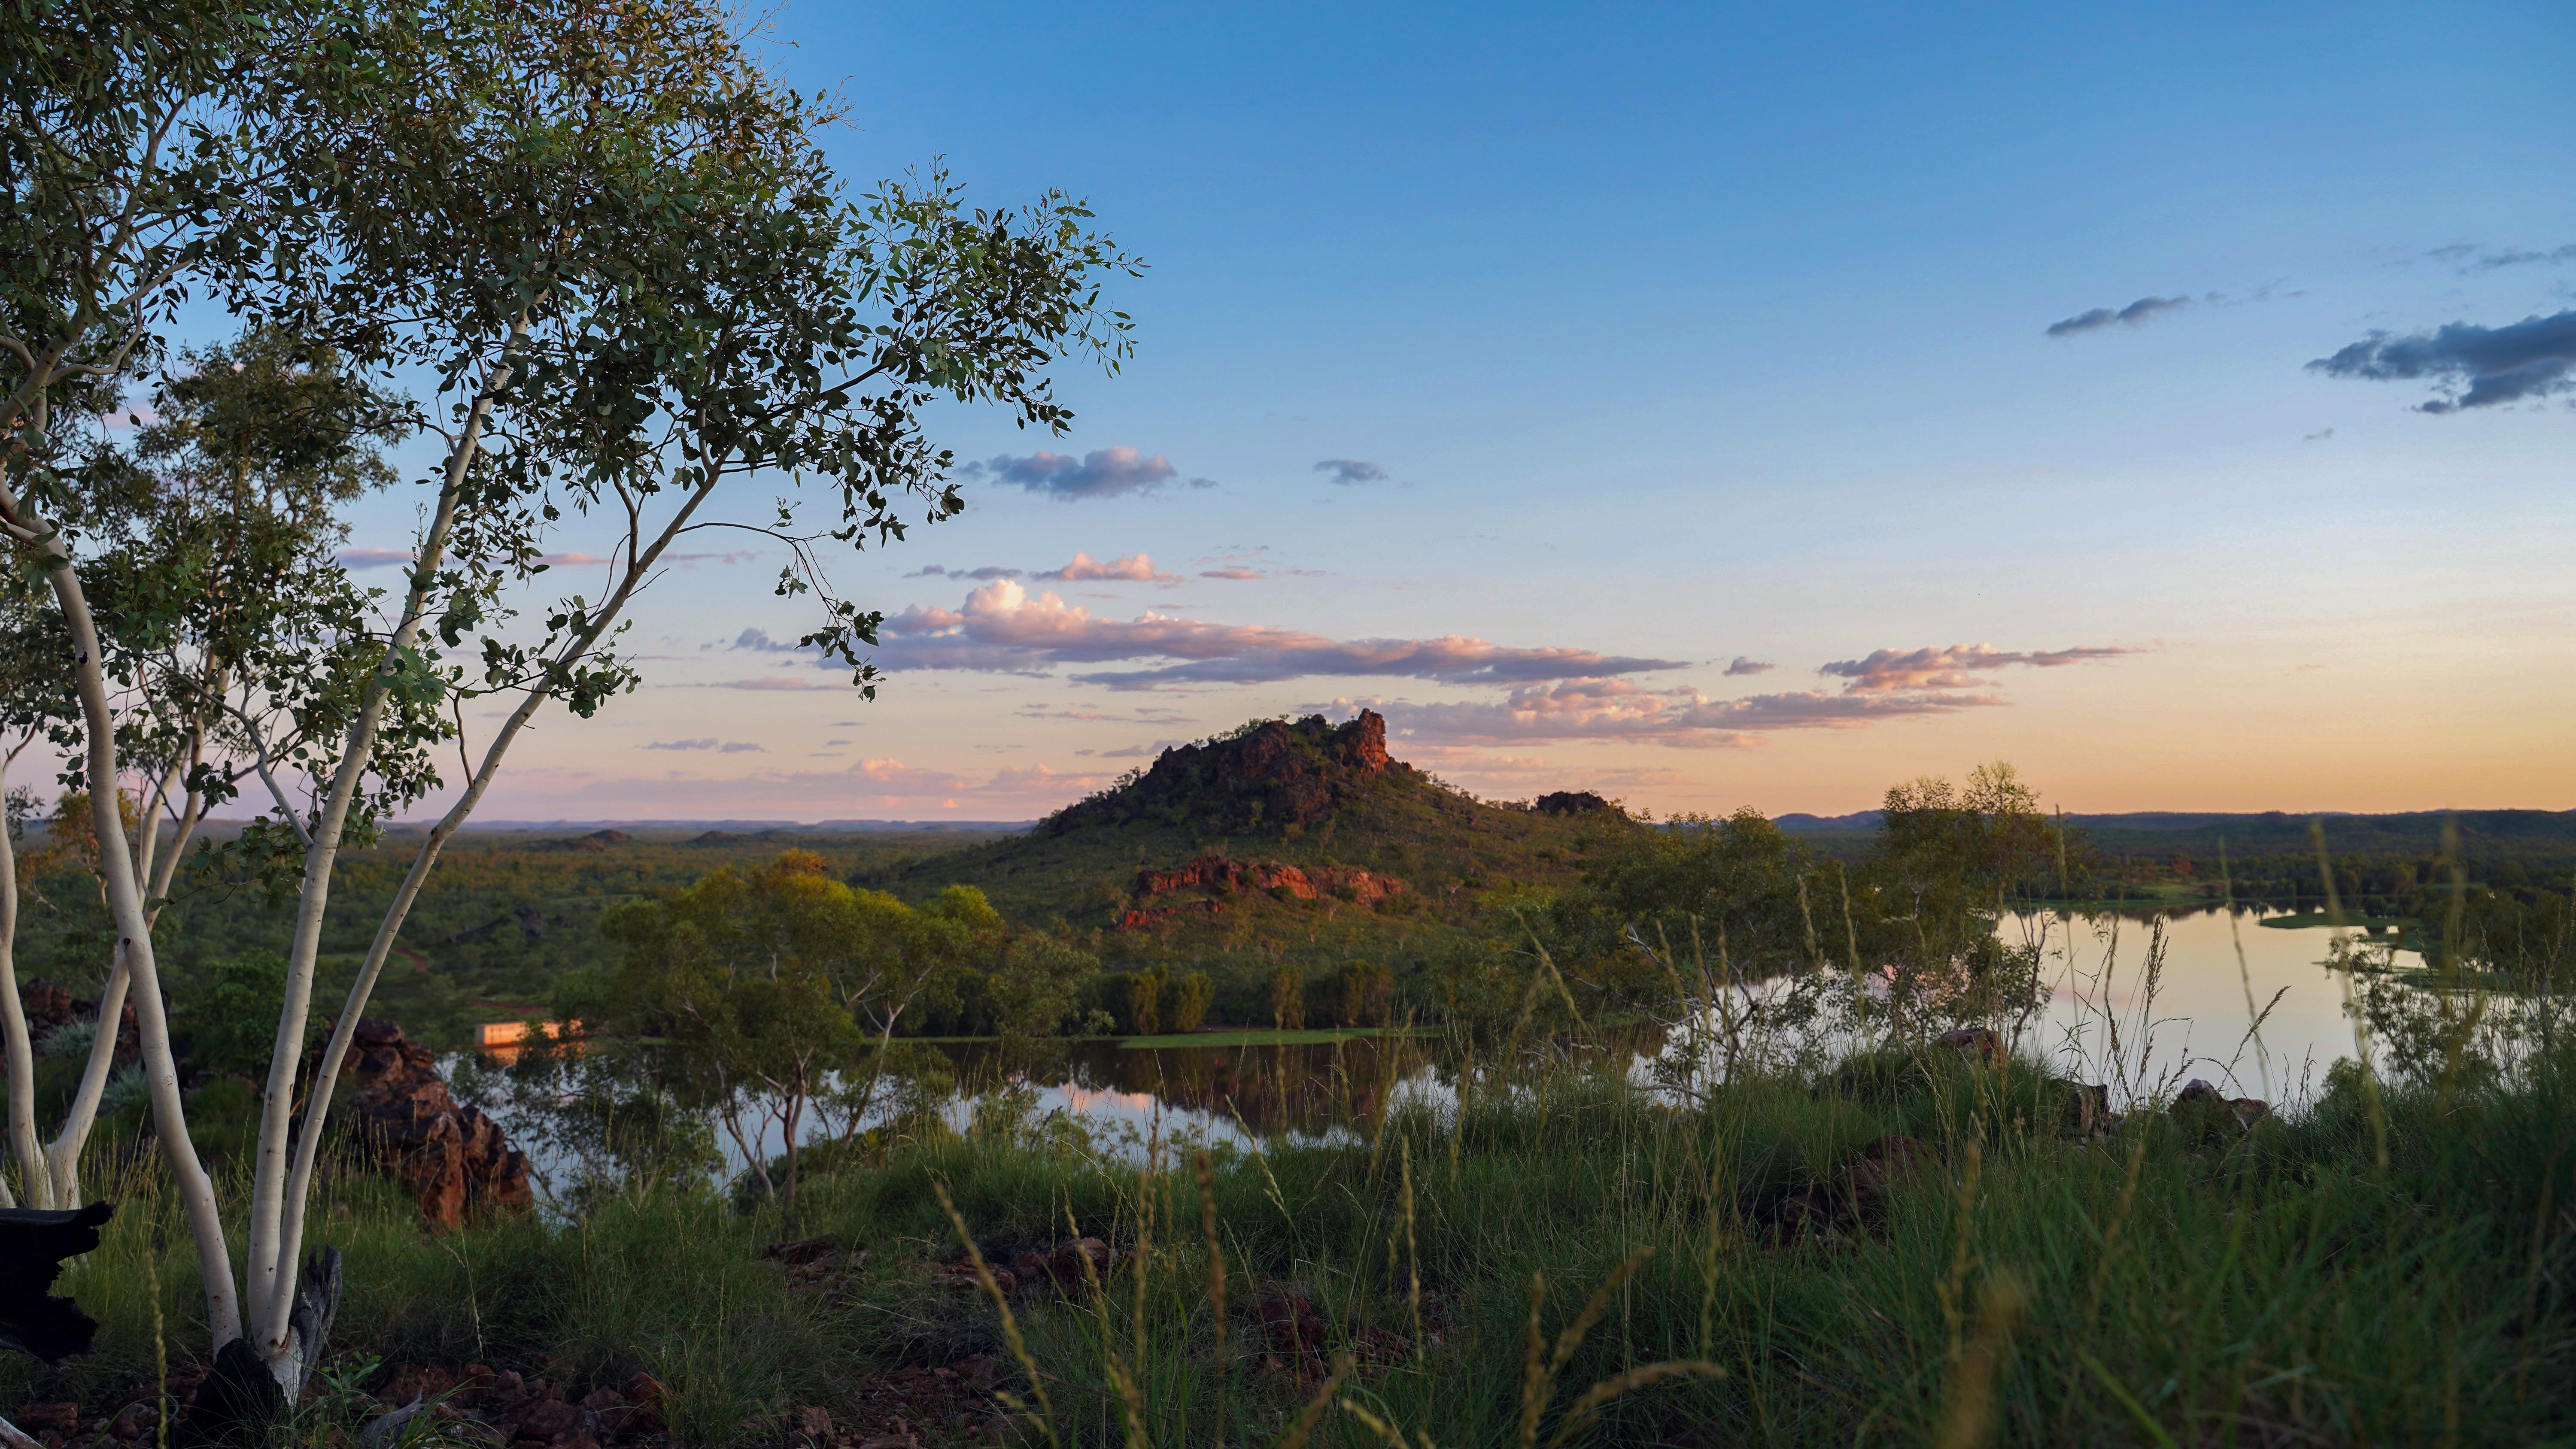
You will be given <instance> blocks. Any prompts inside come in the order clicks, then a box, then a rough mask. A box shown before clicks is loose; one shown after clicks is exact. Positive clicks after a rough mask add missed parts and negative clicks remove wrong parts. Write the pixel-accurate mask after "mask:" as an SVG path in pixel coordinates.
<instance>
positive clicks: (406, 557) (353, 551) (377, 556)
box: [336, 548, 420, 569]
mask: <svg viewBox="0 0 2576 1449" xmlns="http://www.w3.org/2000/svg"><path fill="white" fill-rule="evenodd" d="M336 557H337V558H338V559H339V561H340V566H341V567H342V568H351V569H377V568H383V567H384V566H385V565H387V564H407V563H410V562H411V561H412V560H414V559H416V558H418V557H420V555H418V554H416V553H413V552H412V551H411V550H410V549H407V548H344V549H342V550H340V552H339V553H338V555H336Z"/></svg>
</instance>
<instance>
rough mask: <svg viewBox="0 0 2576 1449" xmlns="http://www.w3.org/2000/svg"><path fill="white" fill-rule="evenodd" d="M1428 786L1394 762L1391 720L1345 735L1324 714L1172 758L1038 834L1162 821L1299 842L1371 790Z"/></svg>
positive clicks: (1369, 714) (1366, 716)
mask: <svg viewBox="0 0 2576 1449" xmlns="http://www.w3.org/2000/svg"><path fill="white" fill-rule="evenodd" d="M1424 783H1427V781H1426V779H1425V777H1424V776H1423V774H1422V772H1421V771H1419V770H1416V769H1414V768H1413V767H1412V766H1411V765H1407V764H1403V763H1400V762H1398V761H1396V760H1393V759H1390V758H1388V757H1387V753H1386V719H1385V717H1384V716H1382V715H1380V714H1379V713H1378V712H1377V711H1375V710H1370V709H1364V710H1361V711H1360V712H1359V716H1358V717H1357V718H1355V719H1352V720H1350V721H1348V722H1347V723H1344V724H1340V725H1333V724H1327V723H1326V722H1325V720H1324V717H1323V716H1322V715H1319V714H1314V715H1308V716H1307V717H1305V718H1304V719H1301V720H1298V721H1297V722H1296V723H1294V724H1291V723H1289V722H1288V721H1286V720H1277V719H1271V720H1256V721H1254V722H1253V723H1252V724H1250V725H1247V726H1245V727H1244V728H1242V729H1240V730H1237V731H1235V732H1234V733H1233V734H1231V735H1224V736H1220V737H1218V738H1216V739H1212V740H1209V741H1207V742H1206V743H1204V744H1196V745H1181V746H1179V747H1177V748H1174V749H1168V750H1165V751H1163V753H1162V755H1161V757H1160V758H1158V759H1156V760H1155V761H1154V767H1153V768H1152V769H1150V770H1147V771H1146V772H1144V774H1143V775H1141V776H1138V777H1136V778H1135V779H1132V780H1129V781H1126V782H1123V783H1121V784H1120V785H1119V786H1117V787H1116V788H1114V789H1111V790H1107V791H1104V792H1102V793H1101V794H1098V795H1094V796H1092V797H1091V798H1090V799H1088V800H1085V801H1082V802H1081V803H1080V804H1077V805H1070V806H1067V807H1066V808H1064V809H1062V810H1059V811H1057V812H1056V813H1055V814H1053V815H1051V816H1049V817H1047V819H1046V820H1045V821H1044V822H1042V823H1041V824H1040V825H1039V827H1038V828H1039V829H1040V830H1041V831H1042V832H1044V833H1046V834H1050V835H1070V834H1074V833H1076V832H1079V831H1082V830H1086V829H1095V828H1100V827H1105V826H1118V825H1124V824H1126V823H1127V822H1129V821H1131V820H1159V821H1161V822H1163V823H1165V824H1171V825H1183V824H1187V825H1196V826H1200V827H1202V828H1207V829H1213V830H1219V831H1223V832H1225V833H1227V834H1262V835H1277V836H1281V837H1285V838H1294V837H1295V836H1297V835H1298V834H1299V833H1301V832H1303V831H1304V830H1305V829H1307V828H1308V827H1309V826H1314V825H1320V824H1322V823H1324V822H1325V821H1327V820H1330V819H1331V818H1332V817H1333V815H1334V813H1335V812H1336V811H1337V810H1339V809H1340V808H1341V807H1342V806H1343V805H1345V804H1347V803H1349V802H1351V801H1352V800H1354V799H1356V798H1357V797H1358V796H1359V795H1360V794H1361V793H1363V792H1364V791H1365V790H1366V789H1367V788H1368V787H1370V786H1372V785H1380V784H1387V785H1393V786H1395V787H1397V788H1413V787H1419V786H1420V785H1422V784H1424Z"/></svg>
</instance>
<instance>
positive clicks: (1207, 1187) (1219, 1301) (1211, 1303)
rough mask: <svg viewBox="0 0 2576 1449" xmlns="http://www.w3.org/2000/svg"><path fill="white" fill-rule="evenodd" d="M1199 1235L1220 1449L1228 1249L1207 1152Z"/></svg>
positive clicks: (1201, 1173) (1202, 1159)
mask: <svg viewBox="0 0 2576 1449" xmlns="http://www.w3.org/2000/svg"><path fill="white" fill-rule="evenodd" d="M1197 1166H1198V1178H1199V1231H1200V1232H1201V1233H1203V1234H1204V1235H1206V1237H1207V1255H1208V1308H1209V1310H1210V1311H1211V1312H1212V1313H1214V1314H1215V1315H1216V1318H1215V1323H1216V1362H1217V1373H1218V1375H1219V1378H1218V1380H1217V1401H1216V1422H1217V1439H1216V1442H1217V1444H1218V1445H1219V1449H1222V1446H1223V1445H1224V1443H1225V1378H1226V1376H1227V1371H1228V1368H1229V1365H1228V1364H1227V1362H1226V1357H1225V1249H1224V1247H1223V1246H1222V1245H1220V1244H1219V1243H1218V1242H1217V1238H1216V1172H1215V1170H1214V1169H1213V1168H1211V1167H1209V1166H1208V1155H1207V1149H1206V1148H1204V1147H1202V1148H1200V1149H1199V1152H1198V1163H1197Z"/></svg>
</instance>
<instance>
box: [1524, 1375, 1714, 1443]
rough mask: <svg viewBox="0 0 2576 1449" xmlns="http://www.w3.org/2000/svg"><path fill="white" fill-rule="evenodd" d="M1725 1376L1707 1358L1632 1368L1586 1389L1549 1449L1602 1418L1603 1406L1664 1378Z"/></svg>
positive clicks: (1568, 1414)
mask: <svg viewBox="0 0 2576 1449" xmlns="http://www.w3.org/2000/svg"><path fill="white" fill-rule="evenodd" d="M1724 1377H1726V1370H1725V1369H1723V1368H1720V1367H1718V1366H1717V1365H1716V1364H1713V1363H1710V1362H1708V1361H1706V1360H1705V1359H1695V1358H1676V1359H1667V1360H1666V1361H1664V1362H1662V1363H1650V1364H1647V1365H1646V1366H1645V1367H1643V1368H1632V1369H1630V1370H1628V1371H1627V1372H1626V1373H1624V1374H1620V1375H1617V1376H1616V1377H1613V1378H1606V1379H1603V1380H1602V1381H1601V1382H1599V1383H1597V1384H1594V1385H1593V1386H1592V1387H1590V1388H1588V1389H1585V1390H1584V1391H1583V1397H1582V1398H1579V1399H1577V1400H1575V1401H1574V1407H1573V1408H1571V1409H1568V1410H1566V1411H1565V1422H1564V1423H1562V1424H1559V1425H1558V1426H1557V1428H1556V1437H1554V1438H1552V1439H1550V1440H1548V1441H1547V1446H1548V1449H1557V1446H1558V1445H1560V1444H1563V1443H1564V1442H1565V1441H1566V1440H1568V1439H1571V1438H1573V1437H1574V1436H1575V1435H1577V1434H1580V1433H1582V1432H1583V1431H1584V1430H1586V1429H1589V1428H1591V1427H1592V1421H1593V1420H1595V1419H1598V1418H1600V1417H1601V1410H1602V1408H1603V1406H1605V1405H1607V1404H1608V1403H1609V1402H1610V1401H1611V1400H1612V1399H1615V1398H1618V1397H1619V1396H1620V1395H1622V1394H1625V1393H1627V1392H1629V1391H1630V1390H1633V1389H1642V1388H1644V1387H1646V1386H1647V1385H1648V1384H1652V1383H1660V1382H1662V1381H1663V1380H1665V1379H1682V1378H1697V1379H1722V1378H1724Z"/></svg>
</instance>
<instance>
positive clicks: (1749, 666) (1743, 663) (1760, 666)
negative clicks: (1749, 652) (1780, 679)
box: [1726, 654, 1775, 678]
mask: <svg viewBox="0 0 2576 1449" xmlns="http://www.w3.org/2000/svg"><path fill="white" fill-rule="evenodd" d="M1774 667H1775V666H1773V665H1770V664H1765V663H1764V662H1762V661H1761V660H1759V659H1747V658H1745V657H1744V656H1743V655H1741V654H1738V655H1736V656H1735V662H1734V663H1733V664H1730V665H1728V666H1726V672H1727V675H1728V676H1729V677H1730V678H1731V677H1733V676H1735V675H1738V674H1768V673H1770V672H1771V670H1772V669H1773V668H1774Z"/></svg>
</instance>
